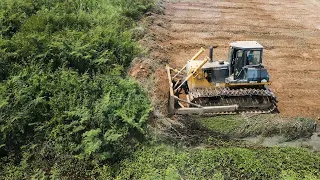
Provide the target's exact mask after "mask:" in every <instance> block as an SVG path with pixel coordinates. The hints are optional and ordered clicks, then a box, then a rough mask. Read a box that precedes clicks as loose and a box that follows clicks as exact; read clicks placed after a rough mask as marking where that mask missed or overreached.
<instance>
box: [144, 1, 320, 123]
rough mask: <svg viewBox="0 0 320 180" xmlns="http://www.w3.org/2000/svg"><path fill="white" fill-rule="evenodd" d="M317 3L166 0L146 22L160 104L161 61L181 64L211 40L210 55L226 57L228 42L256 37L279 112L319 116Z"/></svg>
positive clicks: (164, 82) (163, 86) (163, 81)
mask: <svg viewBox="0 0 320 180" xmlns="http://www.w3.org/2000/svg"><path fill="white" fill-rule="evenodd" d="M319 8H320V2H319V1H314V0H295V1H293V0H284V1H276V0H270V1H263V0H242V1H235V0H224V1H214V0H196V1H195V0H180V1H169V0H168V1H166V2H165V11H164V14H163V15H157V17H156V18H154V21H153V22H152V25H151V27H150V30H151V31H153V33H154V36H153V37H152V38H153V42H154V43H155V45H156V47H155V51H152V52H153V54H152V57H153V58H154V60H157V61H161V63H158V62H157V63H158V64H160V66H158V67H157V68H156V69H155V71H156V76H155V79H156V80H155V81H156V85H155V88H156V89H158V90H157V92H156V96H157V98H159V99H161V100H160V101H159V102H162V103H163V104H162V105H159V107H161V108H163V107H165V105H166V104H165V102H166V98H167V94H168V83H167V77H166V76H167V75H166V73H165V71H164V70H163V69H162V68H164V66H165V64H166V63H168V64H170V66H173V67H176V68H179V67H182V66H183V65H184V64H185V63H186V61H187V60H188V59H190V58H191V57H192V56H193V55H194V54H195V53H196V52H197V51H198V50H199V48H200V47H205V48H208V47H209V46H210V45H218V46H219V47H218V48H217V49H216V50H215V57H214V58H215V59H226V58H227V53H228V44H229V43H230V42H232V41H238V40H256V41H258V42H260V43H261V44H262V45H263V46H264V47H265V51H264V59H263V61H264V64H265V65H266V67H267V68H268V70H269V74H270V76H271V81H272V85H271V88H272V89H273V91H274V92H275V93H276V95H277V96H278V100H279V110H280V112H281V114H282V115H285V116H305V117H312V118H318V117H320V98H319V97H320V28H319V27H320V13H319ZM202 58H203V57H202ZM151 65H152V64H151ZM139 67H140V66H139Z"/></svg>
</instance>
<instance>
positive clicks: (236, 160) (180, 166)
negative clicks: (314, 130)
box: [119, 145, 320, 180]
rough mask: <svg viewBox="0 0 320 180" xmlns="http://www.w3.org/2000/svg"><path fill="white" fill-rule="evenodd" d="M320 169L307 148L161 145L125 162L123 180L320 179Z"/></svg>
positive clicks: (317, 156)
mask: <svg viewBox="0 0 320 180" xmlns="http://www.w3.org/2000/svg"><path fill="white" fill-rule="evenodd" d="M319 168H320V154H318V153H311V152H308V151H306V150H303V149H296V148H276V147H275V148H262V149H247V148H235V147H229V148H214V149H192V150H184V149H181V148H180V149H179V148H173V147H172V146H167V145H160V146H159V145H158V146H151V147H144V148H143V149H141V150H139V151H137V152H136V153H135V154H134V156H133V157H131V158H130V159H128V160H125V161H123V162H122V163H121V169H120V173H119V179H291V180H293V179H297V180H298V179H319V178H320V171H319Z"/></svg>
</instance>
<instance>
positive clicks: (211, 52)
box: [209, 46, 214, 63]
mask: <svg viewBox="0 0 320 180" xmlns="http://www.w3.org/2000/svg"><path fill="white" fill-rule="evenodd" d="M213 49H214V47H213V46H211V47H210V52H209V58H210V61H209V62H211V63H212V62H213Z"/></svg>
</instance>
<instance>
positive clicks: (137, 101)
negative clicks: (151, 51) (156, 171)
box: [0, 0, 152, 179]
mask: <svg viewBox="0 0 320 180" xmlns="http://www.w3.org/2000/svg"><path fill="white" fill-rule="evenodd" d="M151 8H152V1H151V0H75V1H63V0H52V1H47V0H3V1H1V2H0V24H1V26H0V35H1V36H0V37H1V38H0V80H1V83H0V158H1V164H0V179H3V178H8V179H29V178H31V177H33V178H36V179H38V178H41V177H44V176H47V177H48V176H51V177H52V178H65V177H68V178H70V179H84V178H90V177H97V176H99V173H97V172H95V171H92V170H93V169H99V168H100V167H102V166H101V165H102V164H106V163H112V162H116V161H118V160H119V159H121V158H123V157H125V155H127V154H130V153H131V152H133V151H134V149H135V148H136V147H137V145H139V144H140V142H141V141H142V140H143V138H144V136H145V126H146V122H147V120H148V118H149V113H150V110H151V106H150V102H149V100H148V98H147V95H146V93H145V92H144V91H143V90H142V89H141V88H140V87H139V86H138V84H137V83H135V82H134V81H133V80H131V79H130V78H126V69H127V68H128V66H129V65H130V63H131V60H132V59H133V57H135V56H136V55H138V54H139V53H140V52H141V51H140V48H139V46H138V44H137V43H136V42H135V39H134V38H135V37H134V35H133V33H134V32H132V30H131V29H133V28H134V27H135V26H136V25H135V24H136V23H135V21H136V20H138V19H139V18H140V17H141V16H142V15H143V14H144V13H145V12H147V11H149V10H150V9H151Z"/></svg>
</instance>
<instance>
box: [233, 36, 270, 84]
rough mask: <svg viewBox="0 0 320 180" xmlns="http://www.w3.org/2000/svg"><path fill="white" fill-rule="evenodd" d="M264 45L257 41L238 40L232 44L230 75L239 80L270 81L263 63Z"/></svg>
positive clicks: (246, 81)
mask: <svg viewBox="0 0 320 180" xmlns="http://www.w3.org/2000/svg"><path fill="white" fill-rule="evenodd" d="M262 53H263V46H262V45H260V44H259V43H258V42H256V41H237V42H233V43H231V44H230V53H229V58H228V59H229V62H230V74H229V75H230V77H232V79H233V80H234V81H237V82H245V83H250V82H269V75H268V72H267V70H266V69H265V68H264V67H263V65H262Z"/></svg>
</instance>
